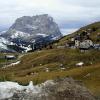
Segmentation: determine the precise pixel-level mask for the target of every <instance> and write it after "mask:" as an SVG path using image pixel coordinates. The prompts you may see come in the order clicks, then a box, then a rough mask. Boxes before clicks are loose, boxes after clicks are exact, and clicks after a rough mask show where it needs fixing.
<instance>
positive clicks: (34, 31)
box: [3, 14, 62, 41]
mask: <svg viewBox="0 0 100 100" xmlns="http://www.w3.org/2000/svg"><path fill="white" fill-rule="evenodd" d="M3 36H4V37H6V38H7V39H17V38H18V39H19V38H20V39H22V40H26V41H33V40H34V39H36V37H39V36H42V37H46V36H52V37H53V38H55V37H57V38H60V37H61V36H62V35H61V32H60V30H59V27H58V25H57V24H56V23H55V22H54V20H53V18H52V17H50V16H49V15H47V14H43V15H37V16H32V17H30V16H23V17H21V18H18V19H17V20H16V21H15V23H14V24H13V25H12V26H11V27H10V28H9V30H8V31H7V32H6V33H5V34H3Z"/></svg>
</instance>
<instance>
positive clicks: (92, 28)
mask: <svg viewBox="0 0 100 100" xmlns="http://www.w3.org/2000/svg"><path fill="white" fill-rule="evenodd" d="M84 31H86V32H88V33H89V34H90V38H91V40H92V41H93V42H94V43H100V22H95V23H92V24H90V25H87V26H85V27H82V28H80V29H79V30H78V31H76V32H74V33H71V34H69V35H67V36H64V37H63V38H61V39H60V40H59V42H58V45H64V44H65V43H66V42H67V41H68V40H69V39H70V38H73V37H75V36H76V35H77V34H82V33H83V32H84Z"/></svg>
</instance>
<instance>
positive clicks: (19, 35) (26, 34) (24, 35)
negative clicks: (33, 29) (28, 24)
mask: <svg viewBox="0 0 100 100" xmlns="http://www.w3.org/2000/svg"><path fill="white" fill-rule="evenodd" d="M29 36H30V34H28V33H25V32H21V31H15V32H13V34H12V35H11V38H12V39H14V38H19V37H21V38H22V37H24V38H25V37H27V38H28V37H29Z"/></svg>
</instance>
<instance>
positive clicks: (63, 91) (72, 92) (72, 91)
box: [8, 78, 95, 100]
mask: <svg viewBox="0 0 100 100" xmlns="http://www.w3.org/2000/svg"><path fill="white" fill-rule="evenodd" d="M40 88H41V91H40V92H38V93H32V92H29V93H27V92H25V91H21V92H19V93H14V95H13V97H12V98H9V99H8V100H95V98H94V97H93V96H92V95H91V93H90V92H89V91H88V90H87V89H86V88H85V87H84V86H80V85H79V84H77V83H76V82H75V81H74V80H73V79H71V78H65V79H59V80H55V81H47V82H45V83H43V84H41V85H40Z"/></svg>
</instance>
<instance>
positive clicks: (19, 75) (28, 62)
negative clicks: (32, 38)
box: [0, 49, 100, 94]
mask: <svg viewBox="0 0 100 100" xmlns="http://www.w3.org/2000/svg"><path fill="white" fill-rule="evenodd" d="M80 61H84V62H85V65H84V66H83V67H82V68H80V67H76V66H75V64H76V63H78V62H80ZM99 61H100V52H99V51H89V52H86V53H81V52H80V51H78V50H70V49H52V50H43V51H41V52H34V53H29V54H28V55H25V56H24V57H23V58H22V59H21V64H19V65H17V66H13V67H10V68H6V69H0V80H1V81H4V80H12V81H18V82H20V83H21V84H28V83H29V81H30V80H32V81H34V83H35V84H37V83H41V82H44V81H45V80H48V79H55V78H59V77H66V76H72V77H73V78H75V79H78V80H83V82H84V83H85V85H86V86H87V87H88V88H89V89H90V90H91V91H92V92H93V93H95V94H99V93H100V85H99V84H100V74H99V73H100V62H99ZM91 62H92V63H93V64H92V65H91V64H90V63H91ZM61 64H63V66H64V67H65V68H66V70H61V68H60V65H61ZM46 68H49V71H50V72H46ZM31 73H34V75H31ZM89 73H90V76H88V74H89Z"/></svg>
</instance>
